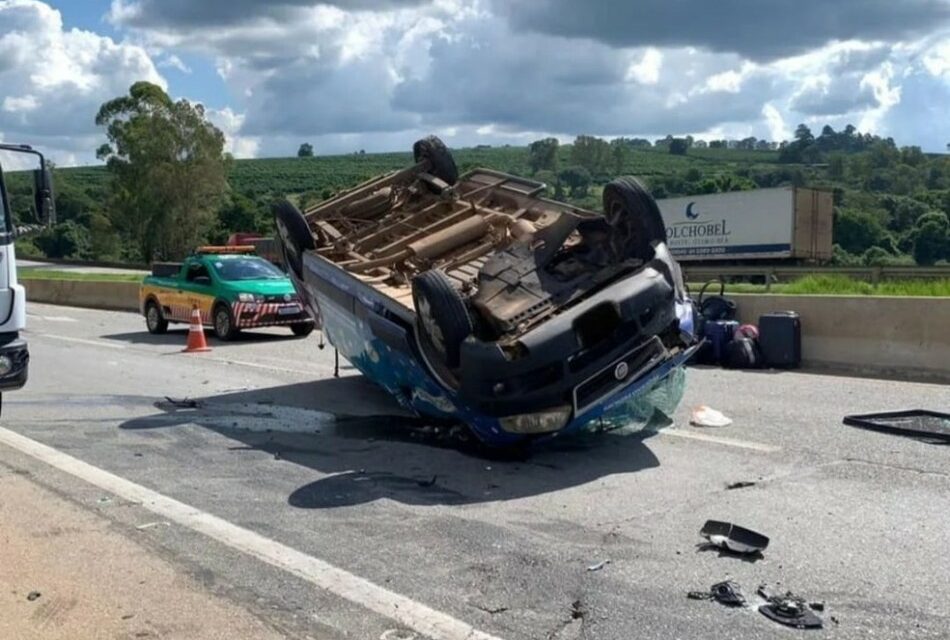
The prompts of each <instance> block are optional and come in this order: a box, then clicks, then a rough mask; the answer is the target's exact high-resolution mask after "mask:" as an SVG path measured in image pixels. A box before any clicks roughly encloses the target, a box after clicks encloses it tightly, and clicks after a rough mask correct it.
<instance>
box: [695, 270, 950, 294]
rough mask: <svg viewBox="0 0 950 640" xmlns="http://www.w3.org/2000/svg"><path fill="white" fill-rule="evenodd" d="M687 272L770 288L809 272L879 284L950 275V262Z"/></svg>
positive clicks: (701, 278)
mask: <svg viewBox="0 0 950 640" xmlns="http://www.w3.org/2000/svg"><path fill="white" fill-rule="evenodd" d="M683 272H684V276H685V278H686V280H687V281H689V282H706V281H709V280H713V279H715V278H721V279H726V280H728V279H730V278H747V277H756V276H759V277H762V278H764V280H765V290H766V291H769V290H770V289H771V285H772V283H773V282H782V281H787V280H794V279H795V278H800V277H802V276H810V275H842V276H848V277H851V278H854V279H856V280H867V281H869V282H870V283H871V284H875V285H876V284H878V283H879V282H880V281H881V280H890V279H893V280H902V279H903V280H907V279H919V278H924V279H926V278H946V279H950V266H942V267H820V266H814V267H807V266H775V265H772V266H769V265H762V266H757V265H748V266H727V265H722V266H717V265H683Z"/></svg>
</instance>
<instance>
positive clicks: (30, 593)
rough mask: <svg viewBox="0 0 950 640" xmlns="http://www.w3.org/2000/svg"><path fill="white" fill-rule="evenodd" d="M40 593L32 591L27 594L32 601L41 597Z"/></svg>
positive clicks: (27, 597)
mask: <svg viewBox="0 0 950 640" xmlns="http://www.w3.org/2000/svg"><path fill="white" fill-rule="evenodd" d="M40 595H41V594H40V592H39V591H30V592H29V593H28V594H26V599H27V600H29V601H30V602H33V601H34V600H37V599H39V597H40Z"/></svg>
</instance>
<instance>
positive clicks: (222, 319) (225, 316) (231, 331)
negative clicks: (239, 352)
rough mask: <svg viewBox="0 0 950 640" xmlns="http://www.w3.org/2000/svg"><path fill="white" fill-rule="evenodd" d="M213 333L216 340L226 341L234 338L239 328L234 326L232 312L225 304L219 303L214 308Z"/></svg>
mask: <svg viewBox="0 0 950 640" xmlns="http://www.w3.org/2000/svg"><path fill="white" fill-rule="evenodd" d="M213 319H214V335H216V336H218V340H221V341H223V342H227V341H228V340H234V338H235V337H236V336H237V334H238V333H240V329H238V328H237V326H235V323H234V314H233V313H231V309H229V308H228V307H227V305H223V304H219V305H218V306H216V307H215V308H214V318H213Z"/></svg>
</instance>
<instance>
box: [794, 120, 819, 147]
mask: <svg viewBox="0 0 950 640" xmlns="http://www.w3.org/2000/svg"><path fill="white" fill-rule="evenodd" d="M795 139H796V140H797V141H798V142H801V143H802V144H811V143H812V142H814V141H815V136H813V135H812V133H811V129H809V128H808V125H805V124H800V125H798V127H796V128H795Z"/></svg>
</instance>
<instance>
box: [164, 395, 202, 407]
mask: <svg viewBox="0 0 950 640" xmlns="http://www.w3.org/2000/svg"><path fill="white" fill-rule="evenodd" d="M165 400H167V401H168V403H169V404H170V405H172V406H173V407H177V408H178V409H200V408H201V402H199V401H198V400H192V399H191V398H172V397H169V396H165Z"/></svg>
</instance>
